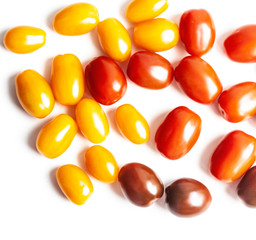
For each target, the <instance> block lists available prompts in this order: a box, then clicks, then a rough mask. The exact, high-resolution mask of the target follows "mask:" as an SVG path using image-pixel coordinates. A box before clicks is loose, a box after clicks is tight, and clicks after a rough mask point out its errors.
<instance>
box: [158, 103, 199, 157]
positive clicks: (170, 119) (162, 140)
mask: <svg viewBox="0 0 256 240" xmlns="http://www.w3.org/2000/svg"><path fill="white" fill-rule="evenodd" d="M200 132H201V118H200V117H199V116H198V115H197V114H196V113H194V112H192V111H191V110H190V109H188V108H187V107H183V106H180V107H177V108H175V109H174V110H173V111H171V112H170V113H169V114H168V115H167V117H166V118H165V120H164V121H163V123H162V124H161V125H160V126H159V128H158V130H157V132H156V135H155V141H156V146H157V149H158V150H159V151H160V152H161V153H162V154H163V155H164V156H165V157H167V158H169V159H171V160H175V159H178V158H181V157H183V156H184V155H185V154H187V153H188V152H189V151H190V150H191V148H192V147H193V146H194V145H195V143H196V141H197V139H198V137H199V135H200Z"/></svg>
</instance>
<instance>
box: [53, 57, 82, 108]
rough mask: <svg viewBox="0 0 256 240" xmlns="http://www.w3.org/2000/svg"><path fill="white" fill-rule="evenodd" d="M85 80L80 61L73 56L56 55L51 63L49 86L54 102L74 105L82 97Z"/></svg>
mask: <svg viewBox="0 0 256 240" xmlns="http://www.w3.org/2000/svg"><path fill="white" fill-rule="evenodd" d="M84 85H85V78H84V72H83V67H82V64H81V62H80V60H79V59H78V58H77V57H76V56H75V55H73V54H64V55H58V56H56V57H55V58H54V59H53V62H52V73H51V86H52V91H53V94H54V96H55V98H56V100H57V101H58V102H59V103H61V104H63V105H75V104H77V103H78V102H79V101H80V100H81V98H82V97H83V95H84V88H85V86H84Z"/></svg>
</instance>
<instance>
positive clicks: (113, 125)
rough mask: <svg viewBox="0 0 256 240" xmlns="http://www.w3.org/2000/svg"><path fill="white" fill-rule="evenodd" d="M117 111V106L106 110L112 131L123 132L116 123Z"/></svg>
mask: <svg viewBox="0 0 256 240" xmlns="http://www.w3.org/2000/svg"><path fill="white" fill-rule="evenodd" d="M115 112H116V108H113V109H110V110H108V111H107V112H106V115H107V118H108V121H109V125H110V129H111V131H115V132H116V133H118V134H121V133H120V131H119V129H118V127H117V125H116V120H115Z"/></svg>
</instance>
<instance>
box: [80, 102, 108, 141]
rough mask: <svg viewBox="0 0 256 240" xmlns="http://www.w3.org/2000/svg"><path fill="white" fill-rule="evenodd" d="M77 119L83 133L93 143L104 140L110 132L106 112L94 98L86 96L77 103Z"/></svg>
mask: <svg viewBox="0 0 256 240" xmlns="http://www.w3.org/2000/svg"><path fill="white" fill-rule="evenodd" d="M76 121H77V124H78V126H79V129H80V130H81V132H82V133H83V135H84V136H85V137H86V138H87V139H88V140H89V141H91V142H93V143H101V142H103V141H104V140H105V139H106V137H107V135H108V133H109V124H108V119H107V117H106V114H105V113H104V111H103V110H102V108H101V106H100V105H99V104H98V103H97V102H96V101H95V100H93V99H89V98H84V99H82V100H81V101H80V102H79V103H78V104H77V106H76Z"/></svg>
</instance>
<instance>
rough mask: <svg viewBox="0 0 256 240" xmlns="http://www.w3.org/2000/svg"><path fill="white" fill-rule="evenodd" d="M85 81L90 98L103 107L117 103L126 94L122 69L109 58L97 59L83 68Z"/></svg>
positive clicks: (125, 82) (125, 83)
mask: <svg viewBox="0 0 256 240" xmlns="http://www.w3.org/2000/svg"><path fill="white" fill-rule="evenodd" d="M85 79H86V83H87V87H88V89H89V91H90V93H91V95H92V97H93V98H94V99H95V100H96V101H97V102H99V103H101V104H103V105H111V104H113V103H115V102H117V101H118V100H119V99H120V98H121V97H122V96H123V95H124V94H125V92H126V88H127V81H126V78H125V75H124V73H123V71H122V69H121V68H120V67H119V66H118V65H117V64H116V62H115V61H114V60H112V59H111V58H109V57H104V56H101V57H97V58H95V59H94V60H92V61H91V62H90V63H89V64H88V65H87V66H86V68H85Z"/></svg>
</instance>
